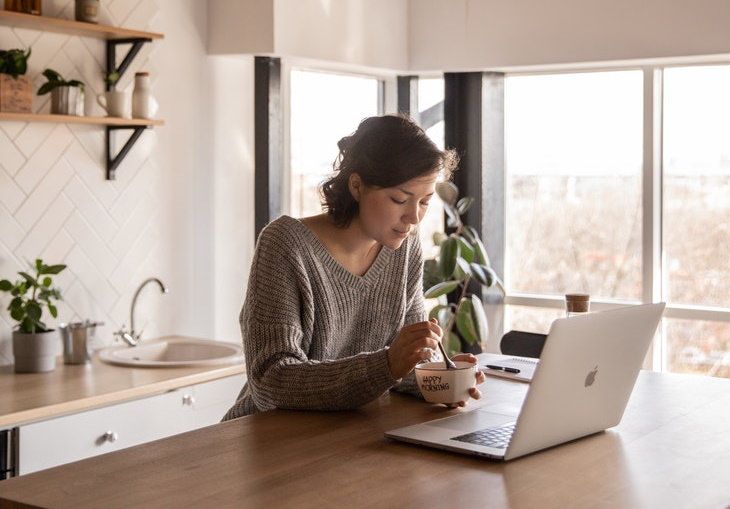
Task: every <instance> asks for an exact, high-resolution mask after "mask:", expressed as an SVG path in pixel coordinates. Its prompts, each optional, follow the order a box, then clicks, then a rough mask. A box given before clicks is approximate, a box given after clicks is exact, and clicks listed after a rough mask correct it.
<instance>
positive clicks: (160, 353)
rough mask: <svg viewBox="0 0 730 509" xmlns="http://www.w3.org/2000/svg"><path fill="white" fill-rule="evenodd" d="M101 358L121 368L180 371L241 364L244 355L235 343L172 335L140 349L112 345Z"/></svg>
mask: <svg viewBox="0 0 730 509" xmlns="http://www.w3.org/2000/svg"><path fill="white" fill-rule="evenodd" d="M99 359H101V360H102V361H104V362H107V363H109V364H116V365H118V366H129V367H147V368H165V367H170V368H176V367H184V366H215V365H218V364H235V363H240V362H243V352H242V348H241V346H239V345H236V344H233V343H224V342H222V341H211V340H205V339H195V338H186V337H180V336H170V337H165V338H159V339H152V340H148V341H142V342H141V343H140V344H139V345H138V346H126V345H124V346H110V347H107V348H104V349H102V350H99Z"/></svg>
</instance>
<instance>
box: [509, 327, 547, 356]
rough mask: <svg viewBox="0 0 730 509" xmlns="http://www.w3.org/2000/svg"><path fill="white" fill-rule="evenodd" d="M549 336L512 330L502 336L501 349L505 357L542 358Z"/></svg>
mask: <svg viewBox="0 0 730 509" xmlns="http://www.w3.org/2000/svg"><path fill="white" fill-rule="evenodd" d="M546 338H547V334H539V333H537V332H524V331H519V330H511V331H509V332H508V333H506V334H505V335H504V336H502V339H501V341H500V342H499V349H500V350H501V351H502V353H503V354H504V355H518V356H520V357H534V358H536V359H539V358H540V354H541V353H542V347H543V346H545V339H546Z"/></svg>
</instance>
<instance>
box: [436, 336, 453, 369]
mask: <svg viewBox="0 0 730 509" xmlns="http://www.w3.org/2000/svg"><path fill="white" fill-rule="evenodd" d="M439 350H441V355H443V357H444V364H445V365H446V369H457V367H456V364H454V361H452V360H451V359H449V356H448V355H446V350H444V345H442V344H441V341H439Z"/></svg>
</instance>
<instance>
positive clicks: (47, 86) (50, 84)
mask: <svg viewBox="0 0 730 509" xmlns="http://www.w3.org/2000/svg"><path fill="white" fill-rule="evenodd" d="M56 86H57V84H56V82H55V81H46V82H45V83H44V84H43V85H41V87H40V88H39V89H38V95H45V94H47V93H48V92H50V91H51V90H53V89H54V88H56Z"/></svg>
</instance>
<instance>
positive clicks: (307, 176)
mask: <svg viewBox="0 0 730 509" xmlns="http://www.w3.org/2000/svg"><path fill="white" fill-rule="evenodd" d="M290 90H291V102H290V105H291V116H290V139H291V180H290V207H289V214H290V215H292V216H293V217H305V216H311V215H316V214H320V213H321V212H322V208H321V204H320V201H319V198H318V197H319V193H318V187H319V184H320V183H322V181H324V180H325V179H326V178H327V177H328V176H329V175H330V174H331V173H332V163H333V162H334V160H335V158H336V157H337V153H338V149H337V142H338V141H339V140H340V138H342V137H343V136H346V135H347V134H349V133H352V132H354V131H355V130H356V129H357V126H358V124H359V123H360V121H361V120H362V119H364V118H365V117H370V116H373V115H378V112H379V83H378V80H377V79H376V78H371V77H362V76H354V75H345V74H334V73H326V72H313V71H304V70H292V72H291V84H290ZM313 120H316V123H313Z"/></svg>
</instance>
